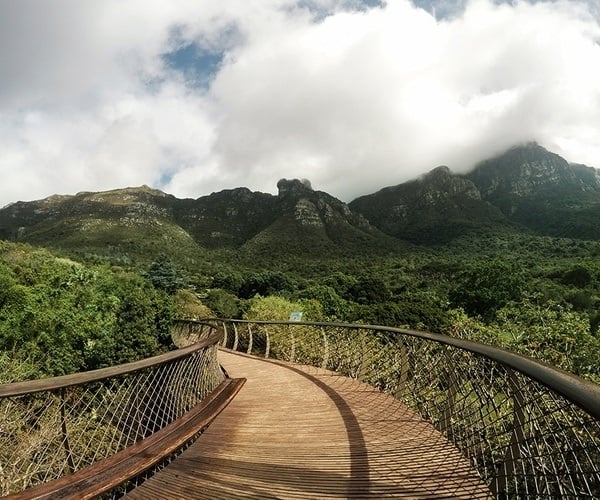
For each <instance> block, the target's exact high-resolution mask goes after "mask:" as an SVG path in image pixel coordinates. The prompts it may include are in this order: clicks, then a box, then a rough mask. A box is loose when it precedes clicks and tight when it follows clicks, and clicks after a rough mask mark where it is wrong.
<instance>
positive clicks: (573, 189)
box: [466, 143, 600, 239]
mask: <svg viewBox="0 0 600 500" xmlns="http://www.w3.org/2000/svg"><path fill="white" fill-rule="evenodd" d="M466 178H467V179H469V180H471V181H472V182H473V183H474V184H475V185H476V186H477V188H478V189H479V191H480V193H481V198H482V199H483V200H485V201H487V202H488V203H491V204H493V205H494V206H496V207H498V208H499V209H500V210H502V212H503V213H504V214H505V215H506V216H507V217H508V218H509V219H510V220H511V221H513V222H515V223H518V224H521V225H523V226H525V227H527V228H529V229H532V230H534V231H535V232H537V233H540V234H547V235H551V236H562V237H571V238H581V239H600V225H599V224H598V220H599V219H598V217H599V216H600V170H597V169H595V168H592V167H588V166H585V165H579V164H569V163H568V162H567V161H566V160H565V159H564V158H562V157H561V156H559V155H557V154H555V153H551V152H550V151H547V150H546V149H544V148H543V147H541V146H539V145H538V144H536V143H529V144H526V145H523V146H519V147H514V148H511V149H510V150H508V151H506V152H505V153H503V154H502V155H500V156H498V157H496V158H492V159H490V160H486V161H484V162H482V163H480V164H479V165H477V166H476V167H475V169H474V170H473V171H472V172H471V173H469V174H467V176H466Z"/></svg>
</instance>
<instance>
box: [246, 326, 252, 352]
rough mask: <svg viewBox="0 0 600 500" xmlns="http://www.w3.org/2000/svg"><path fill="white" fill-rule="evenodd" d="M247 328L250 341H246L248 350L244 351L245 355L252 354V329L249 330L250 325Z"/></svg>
mask: <svg viewBox="0 0 600 500" xmlns="http://www.w3.org/2000/svg"><path fill="white" fill-rule="evenodd" d="M247 326H248V335H249V336H250V339H249V340H248V349H247V350H246V354H252V328H250V324H248V325H247Z"/></svg>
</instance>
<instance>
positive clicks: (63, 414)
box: [60, 387, 75, 474]
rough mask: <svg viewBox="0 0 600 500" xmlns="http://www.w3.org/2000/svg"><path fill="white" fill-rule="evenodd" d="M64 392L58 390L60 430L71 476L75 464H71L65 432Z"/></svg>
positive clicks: (65, 402) (69, 449)
mask: <svg viewBox="0 0 600 500" xmlns="http://www.w3.org/2000/svg"><path fill="white" fill-rule="evenodd" d="M66 391H67V389H66V388H64V387H63V388H62V389H61V390H60V430H61V432H62V438H63V446H64V448H65V455H66V459H67V467H68V469H69V474H72V473H73V472H74V471H75V463H74V462H73V453H72V452H71V446H70V444H69V434H68V432H67V418H66V414H65V405H66V404H67V398H66Z"/></svg>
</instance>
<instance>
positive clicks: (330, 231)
mask: <svg viewBox="0 0 600 500" xmlns="http://www.w3.org/2000/svg"><path fill="white" fill-rule="evenodd" d="M277 188H278V195H277V205H276V208H277V217H276V218H275V219H274V220H273V222H272V223H271V224H270V225H269V226H267V227H265V228H264V229H263V230H262V231H261V232H260V233H258V234H257V235H255V236H254V237H253V238H252V239H250V240H249V241H248V242H246V244H245V245H244V247H243V248H244V250H246V251H247V252H250V253H253V252H258V253H265V252H273V250H278V251H280V252H284V253H295V254H308V255H311V254H312V255H322V254H331V253H340V252H341V253H362V252H365V251H367V252H379V251H381V250H383V251H385V250H390V249H393V248H396V247H397V246H398V242H395V241H394V240H393V239H392V238H390V237H389V236H386V235H385V234H384V233H382V232H381V231H379V230H378V229H376V228H375V227H373V226H372V225H371V224H370V223H369V222H368V221H367V220H366V219H365V218H364V217H363V216H361V215H359V214H356V213H353V212H352V211H351V210H350V208H349V207H348V205H346V204H345V203H343V202H341V201H340V200H338V199H337V198H334V197H333V196H331V195H329V194H327V193H325V192H323V191H314V190H313V189H312V187H311V186H310V183H309V182H308V181H306V180H303V181H301V180H298V179H293V180H287V179H281V180H280V181H279V182H278V183H277Z"/></svg>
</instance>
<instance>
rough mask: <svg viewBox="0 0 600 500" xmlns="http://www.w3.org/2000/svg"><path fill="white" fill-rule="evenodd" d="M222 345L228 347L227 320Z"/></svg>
mask: <svg viewBox="0 0 600 500" xmlns="http://www.w3.org/2000/svg"><path fill="white" fill-rule="evenodd" d="M221 346H222V347H227V325H226V324H225V321H223V342H221Z"/></svg>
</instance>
